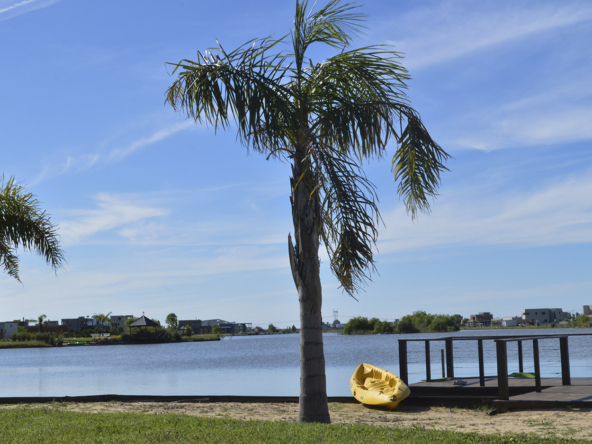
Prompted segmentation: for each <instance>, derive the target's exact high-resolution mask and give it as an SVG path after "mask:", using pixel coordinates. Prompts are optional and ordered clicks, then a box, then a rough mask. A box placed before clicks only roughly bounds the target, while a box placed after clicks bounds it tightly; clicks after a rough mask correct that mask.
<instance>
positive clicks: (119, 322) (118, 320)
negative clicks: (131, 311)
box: [109, 315, 134, 328]
mask: <svg viewBox="0 0 592 444" xmlns="http://www.w3.org/2000/svg"><path fill="white" fill-rule="evenodd" d="M133 317H134V315H113V316H109V319H110V320H111V328H119V327H121V328H125V321H126V320H127V319H132V318H133Z"/></svg>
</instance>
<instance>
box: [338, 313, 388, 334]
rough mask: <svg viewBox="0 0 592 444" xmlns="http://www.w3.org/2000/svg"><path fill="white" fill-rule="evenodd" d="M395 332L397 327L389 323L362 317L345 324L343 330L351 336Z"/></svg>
mask: <svg viewBox="0 0 592 444" xmlns="http://www.w3.org/2000/svg"><path fill="white" fill-rule="evenodd" d="M394 331H395V326H394V325H393V324H392V323H391V322H388V321H381V320H380V319H377V318H372V319H368V318H364V317H362V316H358V317H356V318H351V319H350V320H349V321H347V324H345V327H344V328H343V333H344V334H346V335H351V334H355V333H370V332H372V333H393V332H394Z"/></svg>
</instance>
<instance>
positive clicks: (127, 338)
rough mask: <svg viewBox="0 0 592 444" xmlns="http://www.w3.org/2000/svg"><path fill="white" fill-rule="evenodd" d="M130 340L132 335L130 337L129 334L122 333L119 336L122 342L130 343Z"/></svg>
mask: <svg viewBox="0 0 592 444" xmlns="http://www.w3.org/2000/svg"><path fill="white" fill-rule="evenodd" d="M131 340H132V335H130V334H129V333H124V334H122V335H121V341H122V342H130V341H131Z"/></svg>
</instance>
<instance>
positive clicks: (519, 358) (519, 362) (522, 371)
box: [518, 341, 524, 373]
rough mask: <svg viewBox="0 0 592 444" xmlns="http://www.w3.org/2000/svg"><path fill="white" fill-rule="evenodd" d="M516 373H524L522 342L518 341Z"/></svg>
mask: <svg viewBox="0 0 592 444" xmlns="http://www.w3.org/2000/svg"><path fill="white" fill-rule="evenodd" d="M518 371H519V372H520V373H524V360H523V359H522V341H518Z"/></svg>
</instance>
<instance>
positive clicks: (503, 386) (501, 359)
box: [495, 340, 510, 401]
mask: <svg viewBox="0 0 592 444" xmlns="http://www.w3.org/2000/svg"><path fill="white" fill-rule="evenodd" d="M495 347H496V354H497V393H498V395H497V396H498V398H499V399H500V400H501V401H507V400H508V399H510V391H509V388H508V349H507V344H506V341H503V340H501V341H495Z"/></svg>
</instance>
